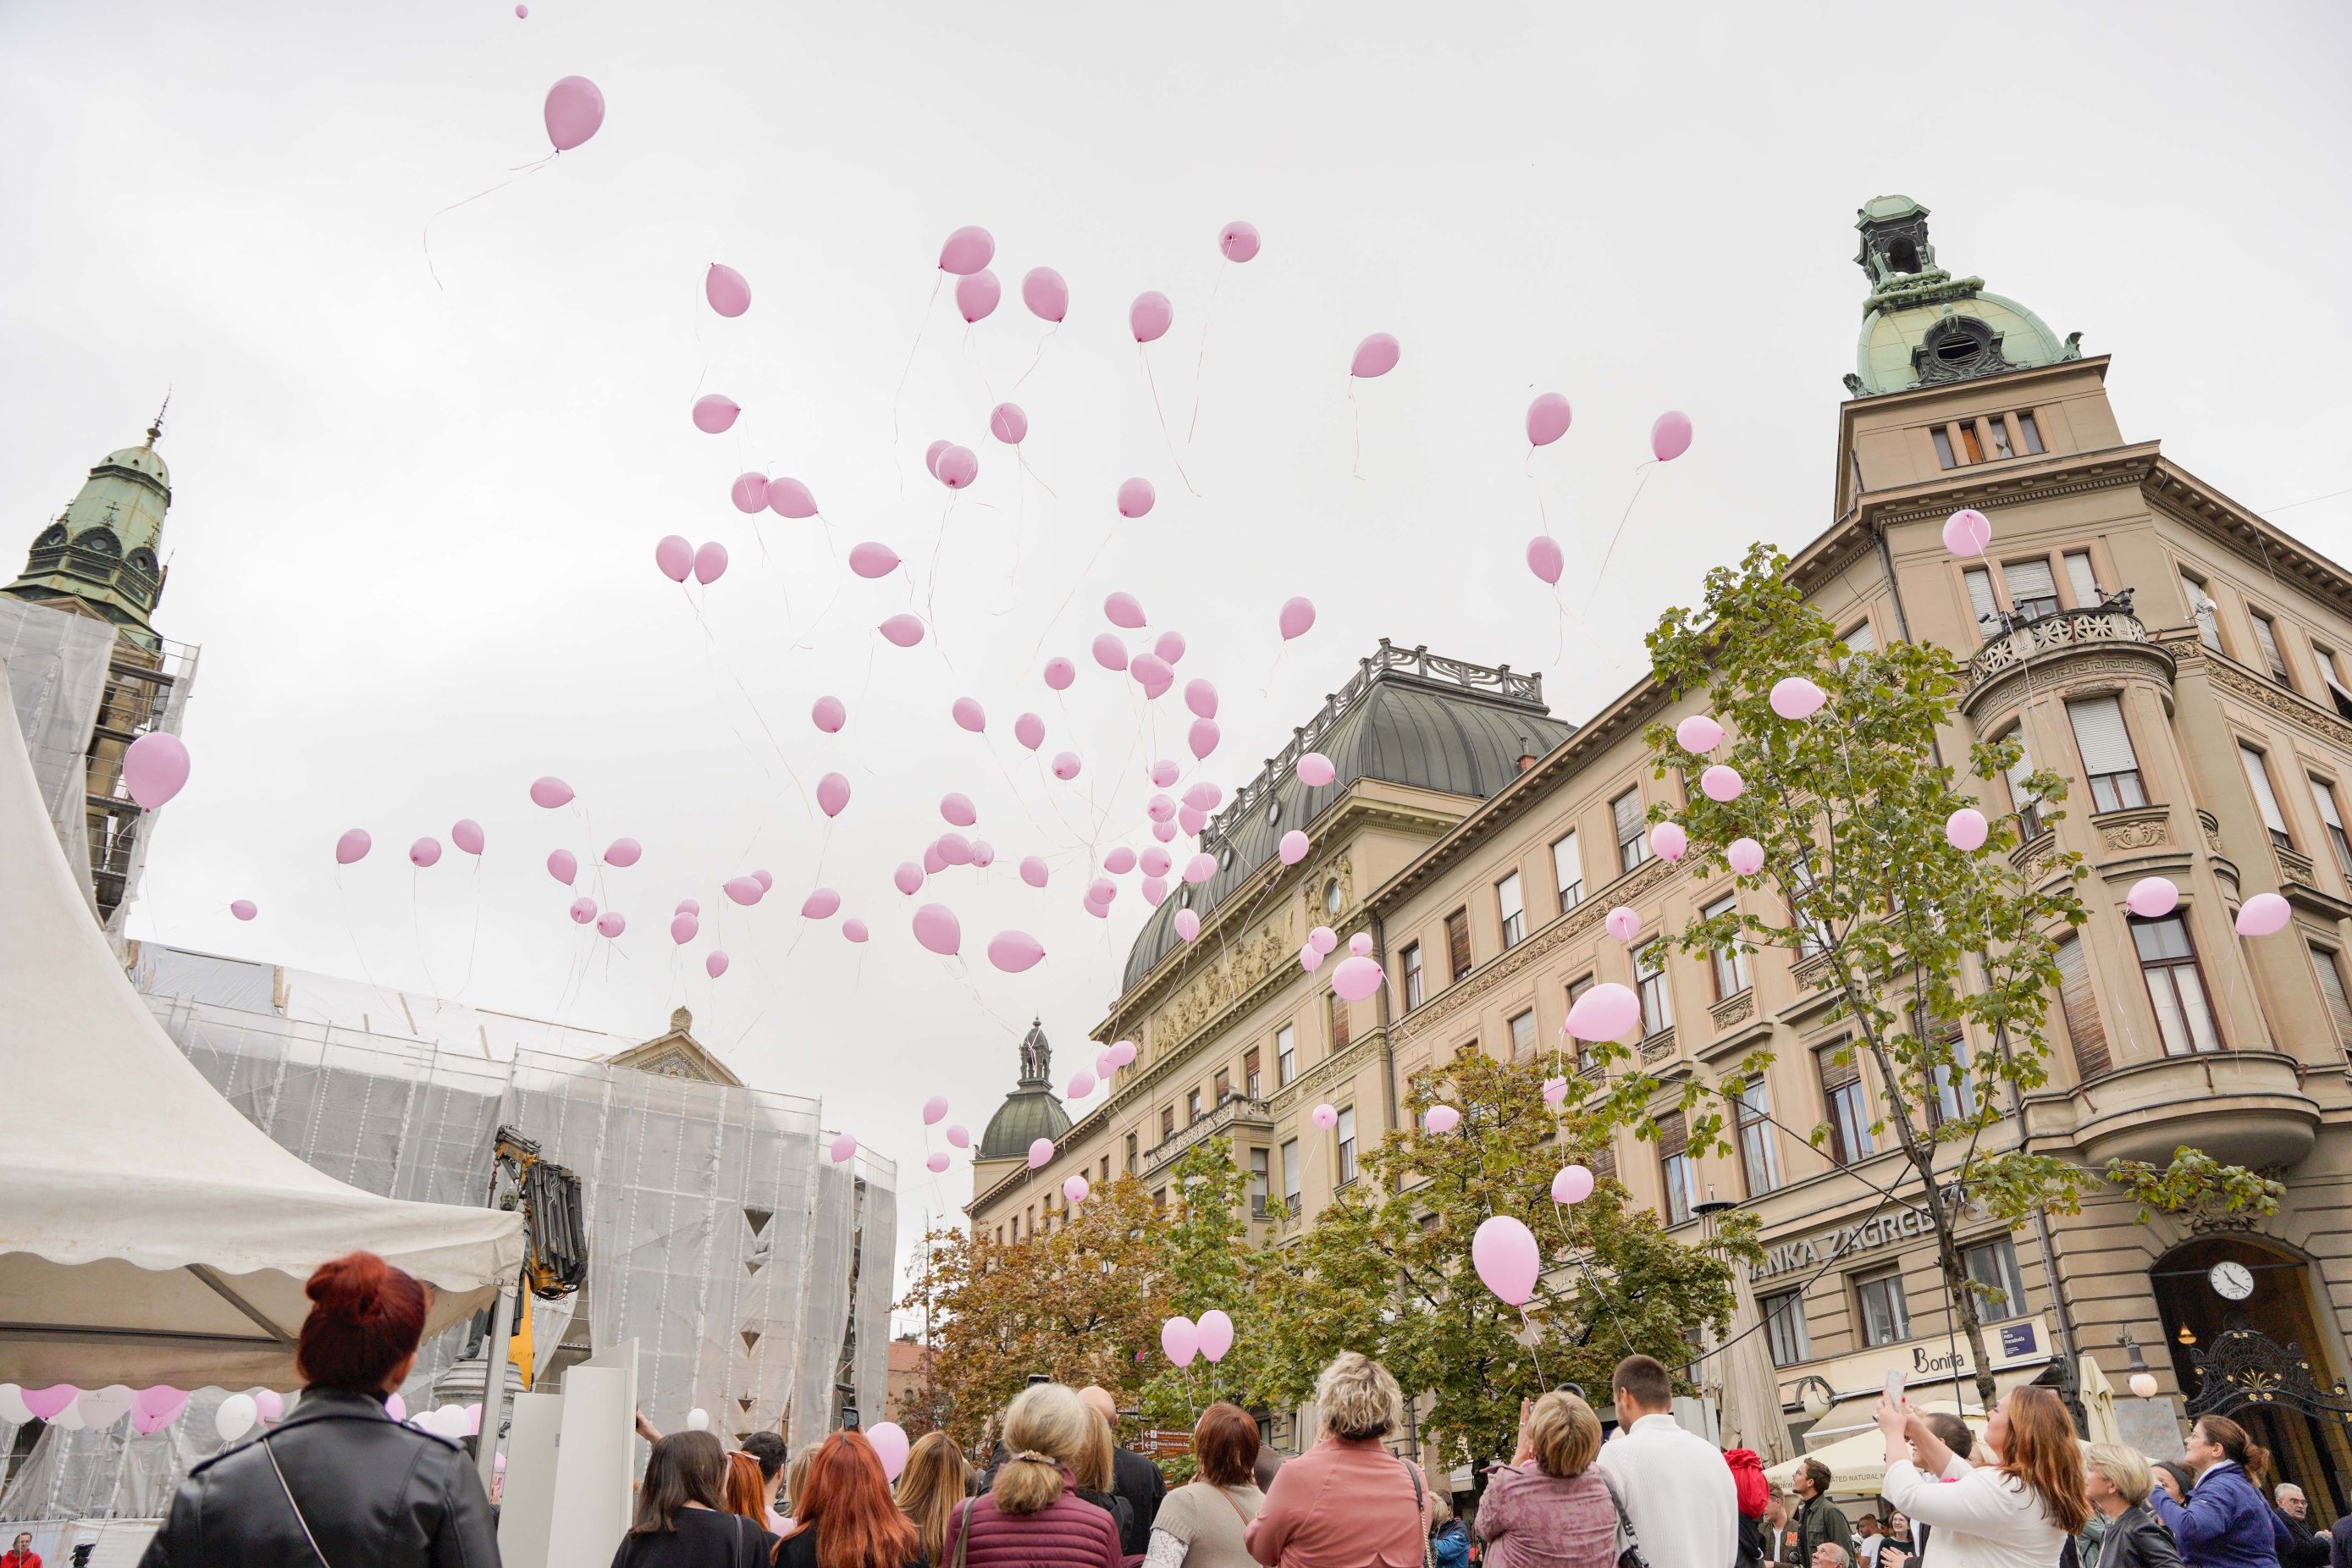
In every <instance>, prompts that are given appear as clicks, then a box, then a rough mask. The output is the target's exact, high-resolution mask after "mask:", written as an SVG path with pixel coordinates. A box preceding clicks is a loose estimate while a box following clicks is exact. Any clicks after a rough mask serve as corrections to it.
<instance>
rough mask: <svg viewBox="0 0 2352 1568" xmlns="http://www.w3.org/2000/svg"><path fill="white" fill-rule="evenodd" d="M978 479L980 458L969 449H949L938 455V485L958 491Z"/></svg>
mask: <svg viewBox="0 0 2352 1568" xmlns="http://www.w3.org/2000/svg"><path fill="white" fill-rule="evenodd" d="M978 478H980V456H979V454H978V453H976V452H974V451H973V450H972V449H971V447H949V448H948V449H947V450H946V451H944V452H941V453H940V483H941V484H943V485H945V486H947V488H948V489H951V490H960V489H963V488H964V487H965V486H966V485H969V484H970V483H971V481H972V480H974V479H978Z"/></svg>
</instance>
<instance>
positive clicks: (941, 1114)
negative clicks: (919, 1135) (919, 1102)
mask: <svg viewBox="0 0 2352 1568" xmlns="http://www.w3.org/2000/svg"><path fill="white" fill-rule="evenodd" d="M947 1114H948V1097H947V1096H946V1095H944V1094H935V1095H933V1096H931V1098H930V1099H929V1100H925V1101H923V1125H924V1126H926V1127H933V1126H937V1125H938V1124H939V1123H940V1122H941V1121H946V1120H947Z"/></svg>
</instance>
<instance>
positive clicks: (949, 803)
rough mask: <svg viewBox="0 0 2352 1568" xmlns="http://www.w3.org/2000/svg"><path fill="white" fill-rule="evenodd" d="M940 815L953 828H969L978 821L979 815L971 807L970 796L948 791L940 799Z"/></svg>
mask: <svg viewBox="0 0 2352 1568" xmlns="http://www.w3.org/2000/svg"><path fill="white" fill-rule="evenodd" d="M940 816H943V817H945V818H946V819H947V821H948V824H949V825H950V826H954V827H970V826H971V825H972V824H973V823H975V822H978V821H979V820H980V813H979V812H977V811H974V810H973V809H972V805H971V796H970V795H964V794H961V793H960V792H957V791H952V790H951V791H950V792H949V793H948V794H946V795H941V796H940Z"/></svg>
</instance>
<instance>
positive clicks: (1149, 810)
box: [1143, 795, 1176, 822]
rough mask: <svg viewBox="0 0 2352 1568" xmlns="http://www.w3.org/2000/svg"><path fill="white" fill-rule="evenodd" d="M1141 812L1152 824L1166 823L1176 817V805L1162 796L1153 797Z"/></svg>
mask: <svg viewBox="0 0 2352 1568" xmlns="http://www.w3.org/2000/svg"><path fill="white" fill-rule="evenodd" d="M1143 812H1144V815H1145V816H1149V817H1150V818H1151V820H1152V821H1154V822H1167V821H1169V820H1171V818H1173V817H1174V816H1175V815H1176V803H1175V802H1174V801H1172V800H1171V799H1169V798H1168V796H1166V795H1153V796H1152V797H1151V798H1150V801H1148V802H1146V803H1145V805H1144V807H1143Z"/></svg>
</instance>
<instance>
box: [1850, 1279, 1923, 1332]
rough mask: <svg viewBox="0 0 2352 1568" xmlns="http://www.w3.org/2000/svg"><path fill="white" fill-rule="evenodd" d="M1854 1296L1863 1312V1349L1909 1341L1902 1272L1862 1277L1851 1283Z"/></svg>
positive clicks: (1909, 1318)
mask: <svg viewBox="0 0 2352 1568" xmlns="http://www.w3.org/2000/svg"><path fill="white" fill-rule="evenodd" d="M1853 1294H1854V1300H1855V1301H1856V1302H1858V1303H1859V1304H1860V1306H1861V1308H1862V1342H1863V1344H1864V1346H1865V1347H1872V1346H1877V1345H1893V1344H1900V1343H1902V1342H1904V1341H1905V1340H1907V1339H1909V1338H1910V1337H1911V1307H1910V1303H1909V1302H1907V1301H1906V1300H1904V1299H1903V1275H1902V1271H1901V1270H1899V1269H1888V1270H1887V1271H1886V1272H1885V1273H1884V1274H1868V1275H1864V1276H1863V1277H1862V1278H1861V1279H1856V1280H1855V1281H1854V1282H1853Z"/></svg>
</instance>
